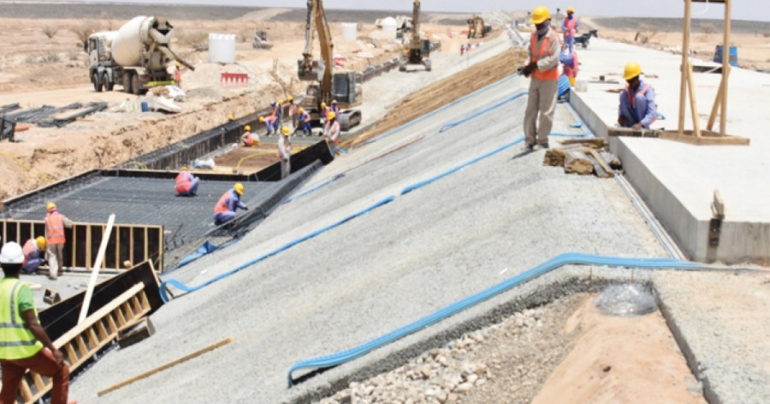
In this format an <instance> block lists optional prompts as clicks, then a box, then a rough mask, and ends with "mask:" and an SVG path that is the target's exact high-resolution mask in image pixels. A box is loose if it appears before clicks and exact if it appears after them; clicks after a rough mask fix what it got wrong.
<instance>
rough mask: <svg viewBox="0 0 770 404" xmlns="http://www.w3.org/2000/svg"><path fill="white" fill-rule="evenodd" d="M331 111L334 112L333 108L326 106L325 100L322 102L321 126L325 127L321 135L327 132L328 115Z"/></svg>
mask: <svg viewBox="0 0 770 404" xmlns="http://www.w3.org/2000/svg"><path fill="white" fill-rule="evenodd" d="M329 112H332V109H331V108H329V107H327V106H326V103H325V102H322V103H321V119H320V120H321V126H323V127H324V130H323V132H322V133H321V135H323V134H324V133H326V116H327V115H329Z"/></svg>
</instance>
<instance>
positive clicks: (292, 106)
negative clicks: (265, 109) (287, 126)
mask: <svg viewBox="0 0 770 404" xmlns="http://www.w3.org/2000/svg"><path fill="white" fill-rule="evenodd" d="M286 101H288V102H289V119H291V127H292V128H297V123H298V119H299V105H297V103H296V102H294V97H292V96H289V98H287V99H286Z"/></svg>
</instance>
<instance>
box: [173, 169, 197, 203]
mask: <svg viewBox="0 0 770 404" xmlns="http://www.w3.org/2000/svg"><path fill="white" fill-rule="evenodd" d="M200 182H201V179H200V178H198V177H196V176H194V175H192V173H190V169H189V168H187V166H182V169H181V170H179V174H177V176H176V194H177V196H195V195H196V194H197V193H198V185H199V184H200Z"/></svg>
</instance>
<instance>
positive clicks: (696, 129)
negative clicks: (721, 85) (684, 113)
mask: <svg viewBox="0 0 770 404" xmlns="http://www.w3.org/2000/svg"><path fill="white" fill-rule="evenodd" d="M687 88H688V89H689V91H690V109H692V127H693V134H694V135H695V137H698V138H699V137H700V118H699V117H698V102H697V101H696V100H695V81H694V80H693V79H692V69H691V68H690V65H689V64H688V65H687Z"/></svg>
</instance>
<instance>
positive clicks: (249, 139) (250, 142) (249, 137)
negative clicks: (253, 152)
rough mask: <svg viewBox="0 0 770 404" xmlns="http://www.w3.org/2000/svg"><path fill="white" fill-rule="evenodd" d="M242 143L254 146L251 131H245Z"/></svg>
mask: <svg viewBox="0 0 770 404" xmlns="http://www.w3.org/2000/svg"><path fill="white" fill-rule="evenodd" d="M243 143H244V144H246V146H249V147H251V146H254V137H253V136H252V134H251V132H246V139H244V140H243Z"/></svg>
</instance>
